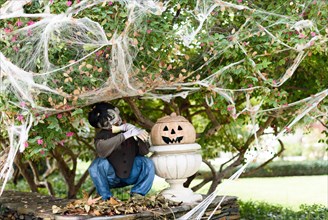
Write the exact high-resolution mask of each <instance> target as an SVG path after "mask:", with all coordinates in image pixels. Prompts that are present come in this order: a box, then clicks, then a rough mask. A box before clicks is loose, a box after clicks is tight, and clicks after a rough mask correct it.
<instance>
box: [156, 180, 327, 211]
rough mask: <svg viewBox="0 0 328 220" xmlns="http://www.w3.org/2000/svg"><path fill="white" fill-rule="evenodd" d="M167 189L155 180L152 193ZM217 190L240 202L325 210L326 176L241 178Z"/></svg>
mask: <svg viewBox="0 0 328 220" xmlns="http://www.w3.org/2000/svg"><path fill="white" fill-rule="evenodd" d="M197 181H198V182H200V181H199V180H197ZM196 183H197V182H196ZM196 183H193V185H195V184H196ZM167 186H168V184H166V182H165V181H164V180H163V179H161V178H156V180H155V183H154V186H153V191H160V190H162V189H164V188H165V187H167ZM208 188H209V184H207V185H206V186H205V187H203V188H202V189H200V190H199V191H198V193H203V194H205V193H206V192H207V189H208ZM218 190H219V195H231V196H237V197H238V198H239V199H240V200H242V201H261V202H267V203H270V204H277V205H281V206H283V207H286V208H291V209H293V210H298V209H299V206H300V205H301V204H307V205H313V204H323V205H325V206H328V175H323V176H295V177H262V178H240V179H237V180H235V181H228V180H226V181H224V183H223V184H221V185H219V188H218Z"/></svg>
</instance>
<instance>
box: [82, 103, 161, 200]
mask: <svg viewBox="0 0 328 220" xmlns="http://www.w3.org/2000/svg"><path fill="white" fill-rule="evenodd" d="M88 120H89V123H90V124H91V125H92V126H93V127H95V128H99V131H97V133H96V137H95V145H96V152H97V155H98V157H97V158H96V159H95V160H94V161H93V162H92V164H91V166H90V167H89V174H90V176H91V179H92V181H93V183H94V185H95V187H96V190H97V192H98V194H99V195H100V196H101V197H102V199H103V200H108V199H110V198H111V197H112V196H113V195H112V193H111V191H110V190H111V189H112V188H119V187H124V186H128V185H133V187H132V189H131V192H130V194H131V196H140V195H141V196H145V195H146V194H147V193H148V192H149V190H150V188H151V186H152V184H153V180H154V177H155V168H154V164H153V162H152V161H151V160H150V159H149V158H147V157H145V156H144V155H146V154H148V152H149V147H150V144H149V141H148V140H149V135H148V133H147V131H145V130H143V129H140V128H137V127H136V126H134V125H132V124H128V123H125V124H123V123H122V119H121V117H120V115H119V110H118V109H117V108H116V107H114V106H113V105H111V104H109V103H104V102H102V103H97V104H95V105H94V106H93V108H92V110H91V112H89V115H88Z"/></svg>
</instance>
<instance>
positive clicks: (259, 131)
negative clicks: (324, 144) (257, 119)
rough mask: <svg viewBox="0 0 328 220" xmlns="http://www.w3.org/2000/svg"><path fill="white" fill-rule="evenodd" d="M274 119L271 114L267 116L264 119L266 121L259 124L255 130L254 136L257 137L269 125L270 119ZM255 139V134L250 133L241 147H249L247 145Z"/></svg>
mask: <svg viewBox="0 0 328 220" xmlns="http://www.w3.org/2000/svg"><path fill="white" fill-rule="evenodd" d="M273 120H274V117H273V116H270V117H268V119H267V120H266V122H265V123H264V125H263V126H261V127H260V128H259V130H258V131H257V132H256V136H257V137H259V136H261V135H262V134H263V133H264V130H265V129H266V128H267V127H269V126H270V124H271V123H272V121H273ZM254 140H255V135H254V134H252V135H251V136H250V137H249V138H248V139H247V141H246V142H245V144H244V146H243V149H247V148H248V147H249V145H250V144H251V143H252V142H253V141H254Z"/></svg>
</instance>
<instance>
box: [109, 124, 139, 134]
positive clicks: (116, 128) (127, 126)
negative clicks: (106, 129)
mask: <svg viewBox="0 0 328 220" xmlns="http://www.w3.org/2000/svg"><path fill="white" fill-rule="evenodd" d="M135 127H136V126H134V125H132V124H129V123H125V124H121V125H120V126H115V125H113V126H112V132H113V133H114V134H116V133H118V132H121V131H128V130H131V129H132V128H135Z"/></svg>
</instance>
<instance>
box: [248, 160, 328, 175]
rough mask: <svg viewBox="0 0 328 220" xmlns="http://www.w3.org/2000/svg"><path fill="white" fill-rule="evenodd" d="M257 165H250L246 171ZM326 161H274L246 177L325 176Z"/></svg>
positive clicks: (327, 169) (326, 172)
mask: <svg viewBox="0 0 328 220" xmlns="http://www.w3.org/2000/svg"><path fill="white" fill-rule="evenodd" d="M258 166H259V164H256V163H254V164H250V165H249V166H248V168H247V169H246V172H247V171H250V170H252V169H254V168H256V167H258ZM327 174H328V161H325V160H313V161H274V162H272V163H269V164H268V165H267V166H265V167H263V168H261V169H259V170H258V171H256V172H255V173H253V174H251V175H249V176H248V177H277V176H311V175H327Z"/></svg>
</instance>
